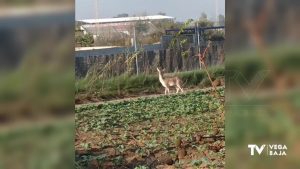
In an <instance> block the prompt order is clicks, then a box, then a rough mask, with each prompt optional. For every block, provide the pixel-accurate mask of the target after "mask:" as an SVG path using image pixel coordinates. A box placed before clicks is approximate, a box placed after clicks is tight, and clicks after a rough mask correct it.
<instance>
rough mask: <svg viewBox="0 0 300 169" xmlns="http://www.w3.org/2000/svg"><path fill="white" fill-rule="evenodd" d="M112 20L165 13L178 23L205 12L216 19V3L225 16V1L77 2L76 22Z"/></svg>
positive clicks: (117, 0)
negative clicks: (127, 15) (101, 19)
mask: <svg viewBox="0 0 300 169" xmlns="http://www.w3.org/2000/svg"><path fill="white" fill-rule="evenodd" d="M97 1H98V17H99V18H112V17H114V16H116V15H118V14H121V13H127V14H129V15H130V16H132V15H133V14H135V15H141V14H144V13H146V14H147V15H155V14H157V13H158V12H164V13H166V15H168V16H173V17H175V18H176V21H185V20H187V19H190V18H191V19H197V18H199V17H200V16H201V13H202V12H204V13H206V14H207V16H208V18H209V19H211V20H215V18H216V8H215V7H216V5H215V4H216V1H218V8H217V9H218V13H219V14H223V15H225V0H75V5H76V6H75V9H76V12H75V17H76V20H81V19H94V18H96V17H97V12H96V9H97V5H96V4H97V3H96V2H97Z"/></svg>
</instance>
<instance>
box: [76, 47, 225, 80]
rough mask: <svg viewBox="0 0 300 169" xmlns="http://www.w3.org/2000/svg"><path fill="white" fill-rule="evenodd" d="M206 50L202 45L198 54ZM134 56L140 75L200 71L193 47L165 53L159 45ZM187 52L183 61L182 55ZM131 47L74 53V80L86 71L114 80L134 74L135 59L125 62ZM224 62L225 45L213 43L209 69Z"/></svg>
mask: <svg viewBox="0 0 300 169" xmlns="http://www.w3.org/2000/svg"><path fill="white" fill-rule="evenodd" d="M205 47H206V45H205V44H203V45H201V50H202V51H203V49H204V48H205ZM139 49H140V50H139V51H140V52H139V53H138V55H137V58H138V59H137V60H138V67H139V72H141V73H151V72H154V71H156V67H162V68H165V69H166V71H167V72H174V71H188V70H194V69H199V62H198V57H197V56H195V55H196V54H197V48H196V46H193V45H189V46H188V47H187V49H177V50H174V49H165V48H164V47H163V46H162V45H161V44H153V45H145V46H143V47H140V48H139ZM184 50H188V51H189V52H188V55H187V56H186V57H183V56H182V54H181V52H182V51H184ZM133 52H134V48H133V47H129V48H126V47H115V48H106V49H95V50H85V51H76V52H75V73H76V77H77V78H78V77H79V78H80V77H85V76H86V74H87V73H88V71H89V70H92V71H93V70H95V71H101V72H103V73H104V74H105V75H106V76H117V75H120V74H123V73H125V72H129V73H134V72H136V66H135V64H136V63H135V59H134V60H132V61H130V62H128V60H130V57H132V53H133ZM223 61H224V41H213V42H212V45H211V47H210V48H209V51H208V53H207V56H206V64H207V65H208V66H212V65H218V64H221V63H223Z"/></svg>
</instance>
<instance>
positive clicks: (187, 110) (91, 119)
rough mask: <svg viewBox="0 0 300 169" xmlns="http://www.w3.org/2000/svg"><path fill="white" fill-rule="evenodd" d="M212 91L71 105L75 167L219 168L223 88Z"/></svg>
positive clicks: (222, 144) (222, 159)
mask: <svg viewBox="0 0 300 169" xmlns="http://www.w3.org/2000/svg"><path fill="white" fill-rule="evenodd" d="M218 93H219V95H220V96H218V97H217V96H216V95H213V94H212V92H211V91H194V92H189V93H185V94H178V95H167V96H159V97H155V98H140V99H137V100H132V101H123V102H118V103H106V104H101V105H98V106H95V105H93V106H81V107H79V108H76V110H75V111H76V114H75V121H76V137H75V150H76V159H75V160H76V167H77V168H159V167H163V166H166V165H169V166H172V167H176V168H187V167H200V168H201V167H203V168H205V167H213V168H224V165H225V138H224V125H225V124H224V103H223V100H224V99H223V97H224V88H220V89H218ZM220 97H221V98H220Z"/></svg>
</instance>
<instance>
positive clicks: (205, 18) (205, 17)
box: [200, 12, 207, 20]
mask: <svg viewBox="0 0 300 169" xmlns="http://www.w3.org/2000/svg"><path fill="white" fill-rule="evenodd" d="M200 20H207V15H206V13H205V12H202V13H201V16H200Z"/></svg>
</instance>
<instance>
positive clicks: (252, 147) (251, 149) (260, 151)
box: [248, 144, 266, 156]
mask: <svg viewBox="0 0 300 169" xmlns="http://www.w3.org/2000/svg"><path fill="white" fill-rule="evenodd" d="M265 147H266V145H265V144H264V145H262V146H260V147H259V146H257V145H256V144H248V148H250V155H252V156H253V155H254V150H256V152H257V153H258V154H259V155H260V154H261V153H262V151H263V150H264V148H265Z"/></svg>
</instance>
